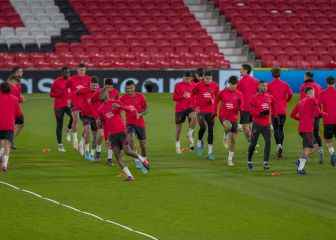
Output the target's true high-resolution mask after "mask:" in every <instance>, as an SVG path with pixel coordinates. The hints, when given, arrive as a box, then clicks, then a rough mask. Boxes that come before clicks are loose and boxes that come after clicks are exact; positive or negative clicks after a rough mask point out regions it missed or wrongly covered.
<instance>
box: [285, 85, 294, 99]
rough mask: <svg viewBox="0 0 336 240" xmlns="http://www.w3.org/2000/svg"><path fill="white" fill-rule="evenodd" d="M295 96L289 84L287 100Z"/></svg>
mask: <svg viewBox="0 0 336 240" xmlns="http://www.w3.org/2000/svg"><path fill="white" fill-rule="evenodd" d="M292 97H293V90H292V89H291V88H290V86H288V85H287V99H286V100H287V102H289V101H290V100H291V99H292Z"/></svg>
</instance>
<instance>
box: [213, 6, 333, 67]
mask: <svg viewBox="0 0 336 240" xmlns="http://www.w3.org/2000/svg"><path fill="white" fill-rule="evenodd" d="M212 1H213V2H214V3H215V5H216V6H217V7H218V8H219V9H220V12H221V14H222V15H223V16H225V19H226V20H227V21H229V22H230V23H231V24H232V26H233V28H235V29H236V30H237V32H238V33H239V35H240V36H241V37H242V38H243V39H244V41H245V43H246V44H248V46H249V48H250V49H252V50H253V51H254V52H255V54H256V56H257V57H258V58H259V59H260V60H261V64H262V66H264V67H271V66H274V65H277V66H281V67H289V68H313V67H317V68H323V67H330V66H331V64H332V62H333V61H335V60H336V59H335V56H336V38H335V37H334V36H335V34H336V22H335V17H336V12H335V9H336V2H335V1H332V0H277V1H273V0H212Z"/></svg>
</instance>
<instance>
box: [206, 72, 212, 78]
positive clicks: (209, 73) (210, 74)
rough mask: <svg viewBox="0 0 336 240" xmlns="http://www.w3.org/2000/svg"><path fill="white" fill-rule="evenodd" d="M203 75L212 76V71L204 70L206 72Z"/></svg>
mask: <svg viewBox="0 0 336 240" xmlns="http://www.w3.org/2000/svg"><path fill="white" fill-rule="evenodd" d="M204 76H205V77H211V76H212V73H211V72H210V71H206V72H205V73H204Z"/></svg>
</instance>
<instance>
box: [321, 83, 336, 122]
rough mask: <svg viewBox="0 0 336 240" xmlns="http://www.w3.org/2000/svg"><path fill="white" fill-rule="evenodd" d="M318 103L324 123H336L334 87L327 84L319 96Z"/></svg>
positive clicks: (335, 93)
mask: <svg viewBox="0 0 336 240" xmlns="http://www.w3.org/2000/svg"><path fill="white" fill-rule="evenodd" d="M319 104H320V106H321V109H322V111H323V112H325V113H326V114H327V115H325V116H323V123H324V125H329V124H336V88H335V87H334V86H328V87H327V89H325V90H324V91H322V93H321V94H320V96H319Z"/></svg>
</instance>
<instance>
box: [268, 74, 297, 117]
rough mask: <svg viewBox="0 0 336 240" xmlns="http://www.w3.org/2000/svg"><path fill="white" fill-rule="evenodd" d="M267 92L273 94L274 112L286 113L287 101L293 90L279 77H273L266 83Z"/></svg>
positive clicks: (290, 97)
mask: <svg viewBox="0 0 336 240" xmlns="http://www.w3.org/2000/svg"><path fill="white" fill-rule="evenodd" d="M268 93H269V94H271V95H272V96H273V98H274V99H275V102H276V104H275V110H274V112H275V113H277V114H281V115H286V113H287V103H288V102H289V101H290V100H291V99H292V97H293V91H292V89H291V88H290V87H289V85H288V84H287V83H286V82H285V81H282V80H281V79H280V78H275V79H273V81H272V82H271V83H269V84H268Z"/></svg>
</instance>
